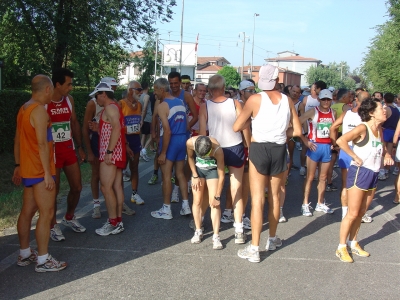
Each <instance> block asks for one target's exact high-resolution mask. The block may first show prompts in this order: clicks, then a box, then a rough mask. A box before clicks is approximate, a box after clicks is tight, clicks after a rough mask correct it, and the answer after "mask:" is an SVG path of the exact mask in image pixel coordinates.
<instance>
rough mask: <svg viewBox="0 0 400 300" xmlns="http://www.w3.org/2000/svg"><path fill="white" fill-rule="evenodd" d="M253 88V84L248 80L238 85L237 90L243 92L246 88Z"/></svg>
mask: <svg viewBox="0 0 400 300" xmlns="http://www.w3.org/2000/svg"><path fill="white" fill-rule="evenodd" d="M251 86H254V84H253V83H252V82H250V81H248V80H243V81H242V82H241V83H240V84H239V90H240V91H241V90H245V89H247V88H248V87H251Z"/></svg>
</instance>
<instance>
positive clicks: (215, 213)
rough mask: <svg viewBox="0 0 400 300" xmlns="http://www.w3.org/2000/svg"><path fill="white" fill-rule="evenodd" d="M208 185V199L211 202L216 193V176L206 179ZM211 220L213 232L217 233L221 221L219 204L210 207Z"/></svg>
mask: <svg viewBox="0 0 400 300" xmlns="http://www.w3.org/2000/svg"><path fill="white" fill-rule="evenodd" d="M207 187H208V199H210V202H209V203H211V202H212V201H211V200H212V199H214V196H215V194H216V193H217V188H218V178H215V179H208V180H207ZM211 222H212V226H213V231H214V234H219V228H220V225H221V224H220V222H221V205H220V206H218V207H211Z"/></svg>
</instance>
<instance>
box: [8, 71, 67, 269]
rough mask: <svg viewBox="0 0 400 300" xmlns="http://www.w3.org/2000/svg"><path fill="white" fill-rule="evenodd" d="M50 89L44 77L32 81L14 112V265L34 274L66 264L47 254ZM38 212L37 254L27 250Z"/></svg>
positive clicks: (51, 193)
mask: <svg viewBox="0 0 400 300" xmlns="http://www.w3.org/2000/svg"><path fill="white" fill-rule="evenodd" d="M52 95H53V85H52V82H51V80H50V78H48V77H47V76H45V75H37V76H35V77H34V78H33V80H32V99H31V100H29V101H28V102H26V103H25V104H24V105H23V106H22V107H21V109H20V111H19V112H18V117H17V130H16V134H15V140H14V156H15V170H14V175H13V178H12V180H13V182H14V183H15V184H17V185H19V184H21V181H22V183H23V184H24V193H23V204H22V209H21V213H20V216H19V218H18V225H17V228H18V238H19V242H20V254H19V256H18V261H17V265H18V266H21V267H23V266H27V265H29V264H30V263H33V262H36V268H35V271H36V272H48V271H59V270H62V269H65V267H66V266H67V264H66V263H65V262H63V261H58V260H56V259H55V258H54V257H52V256H51V255H50V254H48V244H49V236H50V223H51V219H52V218H53V214H54V208H55V202H54V198H55V195H56V189H55V182H54V178H55V174H56V170H55V165H54V153H53V139H52V135H51V123H50V118H49V115H48V114H47V111H46V109H45V107H44V105H45V104H48V103H49V102H50V101H51V96H52ZM37 210H39V219H38V221H37V225H36V231H35V236H36V242H37V247H38V251H35V250H32V249H31V248H30V246H29V240H30V230H31V223H32V217H33V216H34V214H35V213H36V211H37Z"/></svg>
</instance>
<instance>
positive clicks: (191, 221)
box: [189, 220, 204, 232]
mask: <svg viewBox="0 0 400 300" xmlns="http://www.w3.org/2000/svg"><path fill="white" fill-rule="evenodd" d="M189 228H192V229H193V230H194V231H196V224H195V223H194V220H190V222H189ZM201 231H203V232H204V224H203V222H201Z"/></svg>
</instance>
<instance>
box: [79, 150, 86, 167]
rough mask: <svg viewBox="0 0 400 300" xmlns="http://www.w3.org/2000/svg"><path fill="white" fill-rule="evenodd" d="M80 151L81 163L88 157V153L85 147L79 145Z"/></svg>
mask: <svg viewBox="0 0 400 300" xmlns="http://www.w3.org/2000/svg"><path fill="white" fill-rule="evenodd" d="M78 153H79V158H80V160H81V161H80V162H79V163H80V164H81V163H83V162H84V161H85V159H86V153H85V151H84V150H83V148H82V147H79V149H78Z"/></svg>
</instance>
